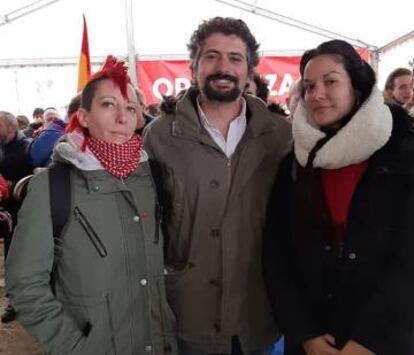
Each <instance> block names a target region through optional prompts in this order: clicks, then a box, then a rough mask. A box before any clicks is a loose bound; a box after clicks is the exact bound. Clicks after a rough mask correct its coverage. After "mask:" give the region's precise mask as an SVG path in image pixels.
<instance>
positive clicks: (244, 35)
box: [187, 17, 259, 72]
mask: <svg viewBox="0 0 414 355" xmlns="http://www.w3.org/2000/svg"><path fill="white" fill-rule="evenodd" d="M214 33H223V34H225V35H227V36H230V35H236V36H238V37H240V38H241V39H242V40H243V42H244V43H246V46H247V65H248V69H249V72H252V71H253V69H254V67H255V66H256V65H257V64H258V63H259V53H258V51H257V50H258V49H259V44H258V43H257V42H256V39H255V38H254V36H253V34H252V33H251V32H250V30H249V27H247V25H246V23H245V22H243V21H242V20H238V19H235V18H231V17H214V18H212V19H209V20H206V21H204V22H202V23H201V24H200V25H199V26H198V28H197V30H195V31H194V33H193V34H192V36H191V38H190V42H189V43H188V44H187V48H188V50H189V51H190V60H191V70H193V71H194V69H196V68H197V65H198V59H199V57H200V53H201V49H202V48H203V45H204V41H205V40H206V39H207V38H208V37H210V36H211V35H212V34H214Z"/></svg>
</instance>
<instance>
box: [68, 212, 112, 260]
mask: <svg viewBox="0 0 414 355" xmlns="http://www.w3.org/2000/svg"><path fill="white" fill-rule="evenodd" d="M74 213H75V218H76V220H77V221H78V222H79V224H80V225H81V226H82V228H83V229H84V230H85V232H86V234H87V236H88V238H89V240H90V241H91V243H92V244H93V246H94V247H95V249H96V251H97V252H98V254H99V256H100V257H101V258H105V257H106V256H108V252H107V250H106V248H105V245H104V244H103V243H102V240H101V239H100V238H99V237H98V235H97V234H96V232H95V230H94V229H93V227H92V226H91V225H90V223H89V221H88V220H87V219H86V217H85V216H84V214H83V213H82V212H81V210H80V209H79V207H75V210H74Z"/></svg>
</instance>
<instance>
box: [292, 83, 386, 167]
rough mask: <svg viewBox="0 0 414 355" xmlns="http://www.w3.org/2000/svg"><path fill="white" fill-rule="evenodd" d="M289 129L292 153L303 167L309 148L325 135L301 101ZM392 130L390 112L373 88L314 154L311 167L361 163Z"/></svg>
mask: <svg viewBox="0 0 414 355" xmlns="http://www.w3.org/2000/svg"><path fill="white" fill-rule="evenodd" d="M292 130H293V140H294V147H295V156H296V159H297V160H298V162H299V164H300V165H301V166H303V167H304V166H306V163H307V161H308V156H309V153H310V151H311V150H312V148H313V147H314V146H315V144H316V143H317V142H318V141H319V140H320V139H321V138H323V137H325V136H326V134H325V133H324V132H322V131H320V130H319V128H318V127H317V126H316V125H315V124H314V123H313V122H311V121H310V120H308V118H307V117H306V110H305V108H304V106H303V102H302V101H301V102H300V103H299V105H298V107H297V109H296V111H295V114H294V117H293V123H292ZM391 131H392V115H391V111H390V109H389V108H388V106H386V105H385V104H384V100H383V97H382V94H381V92H380V91H379V90H378V89H377V88H376V87H374V88H373V90H372V93H371V95H370V96H369V97H368V99H367V100H366V101H365V102H364V104H363V105H362V106H361V107H360V109H359V110H358V111H357V112H356V113H355V115H354V116H353V117H352V119H351V120H350V121H349V122H348V123H347V124H346V125H345V126H344V127H342V128H341V129H340V130H339V131H338V133H337V134H336V135H335V136H333V137H332V138H331V139H330V140H329V141H328V142H327V143H326V144H325V145H324V146H323V147H322V148H321V149H320V150H319V151H318V152H317V153H316V157H315V160H314V161H313V167H315V168H323V169H338V168H342V167H344V166H348V165H351V164H357V163H361V162H363V161H365V160H367V159H368V158H369V157H370V156H371V155H372V154H373V153H375V152H376V151H377V150H378V149H380V148H381V147H382V146H384V145H385V143H386V142H387V141H388V140H389V138H390V136H391Z"/></svg>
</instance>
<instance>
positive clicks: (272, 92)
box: [264, 74, 277, 96]
mask: <svg viewBox="0 0 414 355" xmlns="http://www.w3.org/2000/svg"><path fill="white" fill-rule="evenodd" d="M264 77H265V78H266V80H267V81H268V82H269V85H267V88H268V89H269V96H277V91H276V90H272V89H273V87H274V86H275V84H276V80H277V74H266V75H265V76H264Z"/></svg>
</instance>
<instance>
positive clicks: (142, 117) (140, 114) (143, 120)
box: [135, 89, 155, 135]
mask: <svg viewBox="0 0 414 355" xmlns="http://www.w3.org/2000/svg"><path fill="white" fill-rule="evenodd" d="M135 92H136V94H137V97H138V105H137V129H136V131H135V132H136V133H138V134H139V135H142V133H143V131H144V129H145V127H146V126H148V125H149V124H150V123H151V122H152V121H153V120H154V119H155V118H154V117H152V116H151V115H149V114H148V113H147V112H146V101H145V96H144V93H143V92H142V90H140V89H135Z"/></svg>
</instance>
